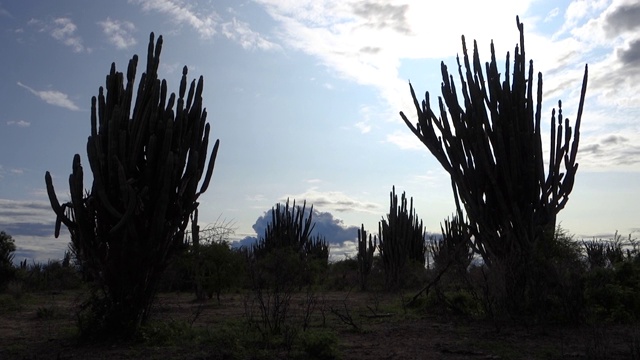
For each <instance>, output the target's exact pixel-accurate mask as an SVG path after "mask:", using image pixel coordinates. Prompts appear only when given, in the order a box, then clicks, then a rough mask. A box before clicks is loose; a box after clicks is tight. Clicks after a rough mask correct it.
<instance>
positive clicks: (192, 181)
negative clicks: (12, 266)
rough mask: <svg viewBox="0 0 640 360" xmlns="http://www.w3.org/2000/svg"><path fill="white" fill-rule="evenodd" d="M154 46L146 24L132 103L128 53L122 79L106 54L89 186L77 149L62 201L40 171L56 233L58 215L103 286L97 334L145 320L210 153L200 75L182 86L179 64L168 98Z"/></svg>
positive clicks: (95, 108) (126, 329) (90, 144)
mask: <svg viewBox="0 0 640 360" xmlns="http://www.w3.org/2000/svg"><path fill="white" fill-rule="evenodd" d="M161 49H162V36H160V37H158V40H157V42H156V43H155V44H154V35H153V33H151V36H150V39H149V47H148V55H147V68H146V73H143V75H142V78H141V80H140V84H139V86H138V91H137V93H136V98H135V103H134V102H133V96H134V79H135V73H136V67H137V64H138V57H137V55H134V56H133V58H132V59H131V60H130V61H129V66H128V69H127V83H126V87H125V84H124V78H123V74H122V73H121V72H116V67H115V63H114V64H112V65H111V71H110V73H109V75H107V81H106V96H105V94H104V92H103V88H102V87H100V90H99V95H98V97H97V98H96V97H93V98H92V100H91V134H90V136H89V139H88V141H87V157H88V159H89V164H90V166H91V172H92V173H93V184H92V186H91V189H90V191H89V192H88V193H85V190H84V186H83V176H84V173H83V168H82V166H81V165H80V155H78V154H76V155H75V157H74V159H73V172H72V174H71V176H70V177H69V185H70V193H71V201H70V202H67V203H64V204H62V205H61V204H60V203H59V201H58V199H57V196H56V193H55V190H54V187H53V181H52V179H51V175H50V174H49V172H47V173H46V175H45V181H46V185H47V192H48V194H49V199H50V202H51V206H52V208H53V210H54V212H55V213H56V216H57V219H56V237H57V236H58V235H59V231H60V225H61V224H64V225H65V226H67V227H68V228H69V232H70V233H71V241H72V243H73V248H74V249H75V251H76V255H77V257H78V258H79V260H80V262H81V263H82V266H83V267H84V270H85V271H87V272H89V273H90V275H91V276H90V277H91V278H92V279H94V280H95V284H96V285H97V287H98V288H99V289H100V290H101V291H102V293H103V294H104V300H103V301H104V304H107V305H106V310H105V313H104V314H100V316H103V317H104V319H101V321H103V323H104V329H102V330H104V331H106V333H103V334H102V335H106V336H129V335H131V334H132V333H133V332H135V330H136V329H137V327H138V326H139V325H140V324H141V323H143V322H145V321H146V320H147V318H148V315H149V310H150V307H151V306H150V305H151V303H152V301H153V298H154V296H155V291H156V286H157V283H158V281H159V279H160V276H161V274H162V272H163V271H164V269H165V268H166V266H167V264H168V262H169V261H170V259H171V258H172V257H173V255H174V254H175V253H176V252H177V251H178V250H179V249H181V248H182V247H183V240H184V233H185V228H186V227H187V224H188V222H189V215H190V214H192V213H193V212H194V211H195V210H196V209H197V207H198V202H197V199H198V197H199V196H200V195H201V194H202V193H203V192H205V191H206V190H207V187H208V186H209V181H210V180H211V175H212V173H213V168H214V163H215V158H216V154H217V152H218V145H219V142H218V141H216V143H215V145H214V146H213V150H212V151H211V155H210V156H209V164H208V165H206V160H207V153H208V146H209V131H210V130H209V129H210V127H209V124H208V123H207V122H206V118H207V113H206V110H205V109H203V106H202V90H203V84H204V83H203V79H202V77H200V79H199V81H198V82H197V84H196V82H195V80H194V81H192V82H191V86H190V88H189V92H188V93H187V92H186V91H187V68H186V66H185V67H184V69H183V72H182V80H181V82H180V90H179V94H178V98H177V99H176V96H175V94H171V95H170V96H169V98H168V99H167V84H166V82H165V81H164V80H162V81H160V80H159V79H158V74H157V70H158V65H159V62H160V52H161ZM185 95H186V98H185ZM132 106H133V114H132V115H131V110H132V109H131V107H132ZM174 106H175V110H174ZM203 176H204V178H203ZM201 179H203V181H202V184H201V185H200V187H199V189H198V184H199V183H200V180H201Z"/></svg>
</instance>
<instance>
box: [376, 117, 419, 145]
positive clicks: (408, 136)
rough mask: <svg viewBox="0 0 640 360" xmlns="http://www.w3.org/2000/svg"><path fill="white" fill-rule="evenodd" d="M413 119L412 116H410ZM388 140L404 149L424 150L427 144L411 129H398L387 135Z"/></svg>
mask: <svg viewBox="0 0 640 360" xmlns="http://www.w3.org/2000/svg"><path fill="white" fill-rule="evenodd" d="M409 119H411V118H409ZM386 141H387V142H388V143H391V144H394V145H396V146H397V147H399V148H400V149H403V150H424V149H426V147H425V145H424V144H423V143H422V142H421V141H420V140H418V138H417V137H416V136H415V135H414V134H413V133H412V132H411V131H409V129H406V130H405V129H403V130H402V131H400V130H396V131H394V132H392V133H391V134H388V135H387V139H386Z"/></svg>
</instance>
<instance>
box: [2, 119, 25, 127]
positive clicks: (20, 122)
mask: <svg viewBox="0 0 640 360" xmlns="http://www.w3.org/2000/svg"><path fill="white" fill-rule="evenodd" d="M7 125H9V126H17V127H29V126H30V125H31V123H30V122H28V121H24V120H18V121H16V120H9V121H7Z"/></svg>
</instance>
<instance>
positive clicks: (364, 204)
mask: <svg viewBox="0 0 640 360" xmlns="http://www.w3.org/2000/svg"><path fill="white" fill-rule="evenodd" d="M287 199H292V200H293V199H295V200H296V204H298V203H299V204H302V201H304V200H306V201H307V204H309V205H311V204H312V205H313V206H314V209H316V208H317V209H322V211H336V212H345V211H357V212H365V213H372V214H377V213H378V212H379V209H381V206H380V205H379V204H376V203H373V202H369V201H363V200H358V199H354V198H352V197H350V196H348V195H346V194H344V193H343V192H341V191H318V190H317V188H316V187H312V188H310V189H309V190H307V191H305V192H303V193H300V194H289V195H285V196H283V197H282V198H281V201H283V202H284V201H286V200H287Z"/></svg>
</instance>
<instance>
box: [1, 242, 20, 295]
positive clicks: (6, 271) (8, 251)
mask: <svg viewBox="0 0 640 360" xmlns="http://www.w3.org/2000/svg"><path fill="white" fill-rule="evenodd" d="M14 251H16V244H15V240H13V238H12V237H11V235H9V234H7V233H6V232H4V231H0V290H2V289H3V288H4V286H5V285H6V284H7V283H9V281H11V279H13V277H14V275H15V268H14V266H13V252H14Z"/></svg>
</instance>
